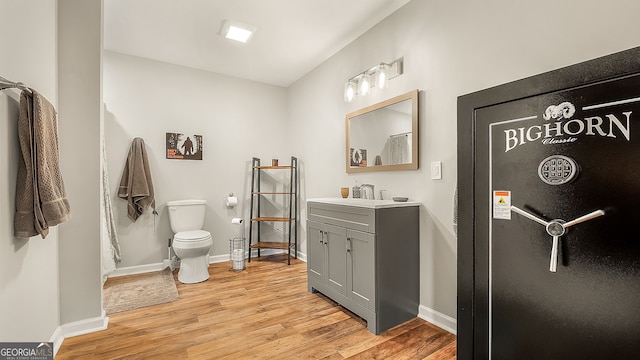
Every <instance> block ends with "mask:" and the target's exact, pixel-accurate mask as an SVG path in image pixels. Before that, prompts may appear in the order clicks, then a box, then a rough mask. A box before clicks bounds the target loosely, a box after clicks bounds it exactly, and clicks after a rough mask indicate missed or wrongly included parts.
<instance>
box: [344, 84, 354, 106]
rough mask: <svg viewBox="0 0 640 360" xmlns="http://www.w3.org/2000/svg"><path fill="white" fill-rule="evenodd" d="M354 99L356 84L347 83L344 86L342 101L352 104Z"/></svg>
mask: <svg viewBox="0 0 640 360" xmlns="http://www.w3.org/2000/svg"><path fill="white" fill-rule="evenodd" d="M355 97H356V84H354V82H353V81H347V82H346V83H345V84H344V101H346V102H352V101H353V99H355Z"/></svg>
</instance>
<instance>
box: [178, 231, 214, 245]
mask: <svg viewBox="0 0 640 360" xmlns="http://www.w3.org/2000/svg"><path fill="white" fill-rule="evenodd" d="M207 238H211V233H210V232H208V231H205V230H189V231H181V232H179V233H176V234H175V235H174V236H173V240H174V241H185V242H187V241H201V240H207Z"/></svg>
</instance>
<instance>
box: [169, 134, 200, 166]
mask: <svg viewBox="0 0 640 360" xmlns="http://www.w3.org/2000/svg"><path fill="white" fill-rule="evenodd" d="M166 141H167V142H166V143H167V159H182V160H202V135H185V134H178V133H167V137H166Z"/></svg>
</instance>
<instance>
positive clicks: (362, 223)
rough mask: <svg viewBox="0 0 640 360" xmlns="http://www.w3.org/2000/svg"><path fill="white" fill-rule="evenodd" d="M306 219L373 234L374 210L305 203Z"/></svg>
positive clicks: (374, 230)
mask: <svg viewBox="0 0 640 360" xmlns="http://www.w3.org/2000/svg"><path fill="white" fill-rule="evenodd" d="M307 219H309V220H314V221H317V222H320V223H325V224H331V225H336V226H342V227H345V228H349V229H354V230H359V231H364V232H368V233H375V232H376V229H375V227H376V226H375V224H376V221H375V209H370V208H363V207H356V206H346V205H336V204H326V203H320V202H313V201H308V202H307Z"/></svg>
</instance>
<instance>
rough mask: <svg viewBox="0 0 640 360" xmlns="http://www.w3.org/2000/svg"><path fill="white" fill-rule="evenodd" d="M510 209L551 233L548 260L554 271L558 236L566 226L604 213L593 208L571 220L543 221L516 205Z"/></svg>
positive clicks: (564, 230)
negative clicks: (551, 241)
mask: <svg viewBox="0 0 640 360" xmlns="http://www.w3.org/2000/svg"><path fill="white" fill-rule="evenodd" d="M511 211H513V212H515V213H517V214H520V215H522V216H523V217H526V218H527V219H529V220H532V221H535V222H537V223H538V224H541V225H544V227H545V230H547V234H549V235H551V237H552V240H553V244H552V246H551V259H550V260H549V271H551V272H556V271H557V268H558V243H559V240H560V237H561V236H562V235H564V234H565V233H566V232H567V228H568V227H571V226H573V225H577V224H580V223H583V222H585V221H589V220H592V219H595V218H597V217H600V216H603V215H605V212H604V210H595V211H592V212H590V213H588V214H586V215H582V216H580V217H577V218H575V219H573V220H571V221H567V222H565V221H564V220H561V219H556V220H552V221H545V220H543V219H540V218H539V217H537V216H535V215H533V214H530V213H528V212H526V211H524V210H522V209H520V208H518V207H515V206H513V205H512V206H511Z"/></svg>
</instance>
